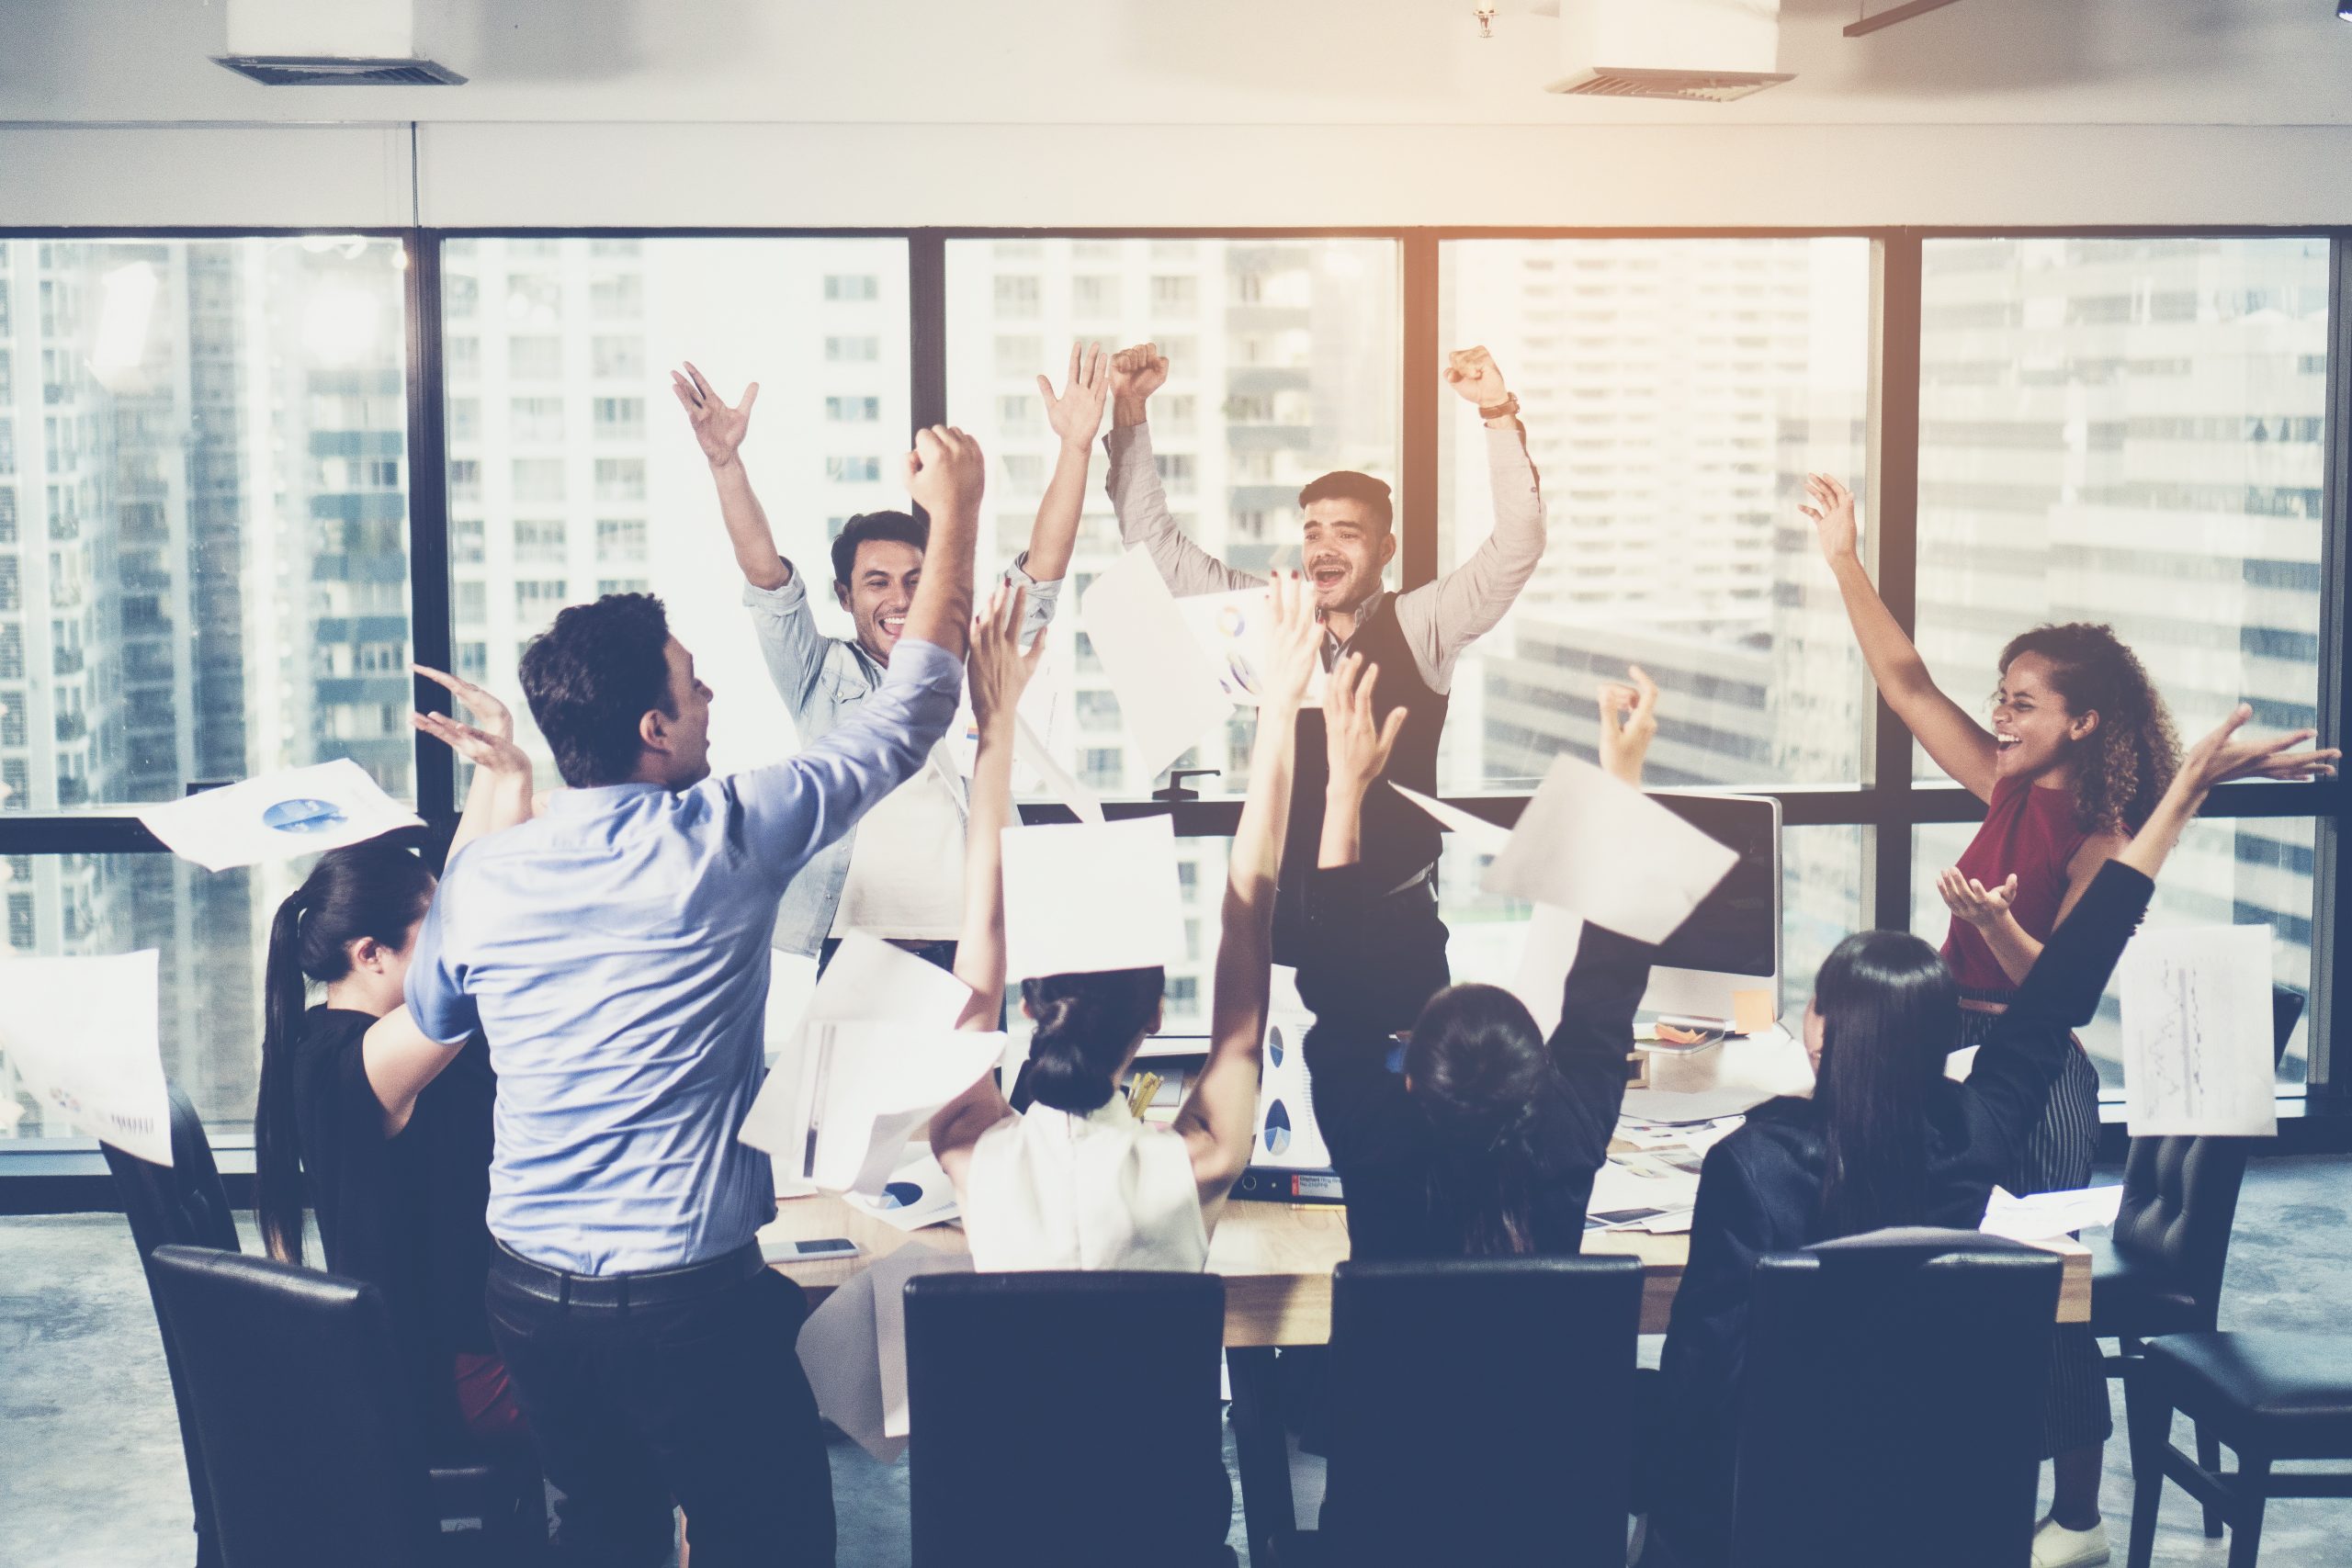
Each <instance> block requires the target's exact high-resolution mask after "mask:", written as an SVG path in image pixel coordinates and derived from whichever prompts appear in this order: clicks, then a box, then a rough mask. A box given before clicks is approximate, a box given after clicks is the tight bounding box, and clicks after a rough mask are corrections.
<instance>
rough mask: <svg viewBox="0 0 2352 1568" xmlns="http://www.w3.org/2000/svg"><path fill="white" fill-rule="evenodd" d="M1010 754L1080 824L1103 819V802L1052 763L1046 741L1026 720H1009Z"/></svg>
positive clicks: (1060, 766) (1017, 716)
mask: <svg viewBox="0 0 2352 1568" xmlns="http://www.w3.org/2000/svg"><path fill="white" fill-rule="evenodd" d="M1012 755H1013V757H1014V759H1015V760H1016V761H1020V762H1023V763H1024V764H1026V765H1027V766H1028V767H1029V768H1030V769H1032V770H1033V771H1035V773H1036V774H1037V776H1038V777H1039V778H1041V779H1043V780H1044V781H1045V784H1046V788H1047V789H1048V790H1050V791H1052V792H1053V795H1054V798H1055V799H1057V800H1058V801H1060V802H1061V803H1062V804H1063V805H1064V806H1067V807H1069V808H1070V810H1071V811H1072V812H1074V813H1076V814H1077V817H1078V819H1079V820H1080V821H1081V822H1096V823H1099V822H1101V821H1102V820H1103V803H1102V801H1100V800H1098V799H1097V798H1095V795H1094V792H1093V791H1092V790H1091V789H1089V788H1087V787H1086V786H1085V785H1084V784H1080V783H1079V782H1078V779H1077V777H1076V776H1075V775H1074V774H1072V773H1070V771H1069V769H1068V768H1065V767H1063V766H1062V765H1061V764H1060V763H1059V762H1057V761H1054V754H1053V752H1052V751H1051V750H1049V749H1048V748H1047V747H1046V743H1045V741H1043V740H1041V739H1038V737H1037V732H1036V731H1035V730H1034V729H1032V728H1029V721H1028V720H1027V719H1025V718H1023V717H1022V716H1020V715H1018V714H1016V715H1014V716H1013V719H1012Z"/></svg>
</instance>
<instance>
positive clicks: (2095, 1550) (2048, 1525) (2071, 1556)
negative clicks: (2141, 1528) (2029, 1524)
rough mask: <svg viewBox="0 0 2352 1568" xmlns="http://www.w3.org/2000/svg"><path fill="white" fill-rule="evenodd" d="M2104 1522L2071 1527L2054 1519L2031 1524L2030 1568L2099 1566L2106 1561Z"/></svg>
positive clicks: (2093, 1567)
mask: <svg viewBox="0 0 2352 1568" xmlns="http://www.w3.org/2000/svg"><path fill="white" fill-rule="evenodd" d="M2107 1557H2108V1551H2107V1521H2106V1520H2104V1519H2102V1520H2100V1521H2099V1522H2098V1524H2095V1525H2093V1526H2092V1527H2091V1528H2090V1529H2086V1530H2070V1529H2067V1528H2066V1527H2065V1526H2064V1525H2062V1524H2060V1523H2059V1522H2058V1521H2057V1520H2056V1519H2044V1520H2042V1521H2041V1523H2040V1524H2038V1525H2036V1526H2034V1527H2033V1568H2098V1564H2100V1563H2102V1562H2106V1561H2107Z"/></svg>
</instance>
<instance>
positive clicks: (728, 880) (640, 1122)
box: [406, 429, 984, 1568]
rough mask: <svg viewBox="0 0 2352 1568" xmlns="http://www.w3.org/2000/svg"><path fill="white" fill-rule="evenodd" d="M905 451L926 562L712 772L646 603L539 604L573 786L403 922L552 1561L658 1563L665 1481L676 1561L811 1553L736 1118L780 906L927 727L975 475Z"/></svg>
mask: <svg viewBox="0 0 2352 1568" xmlns="http://www.w3.org/2000/svg"><path fill="white" fill-rule="evenodd" d="M907 462H908V470H909V481H910V490H911V491H912V492H913V495H914V498H915V500H916V501H917V502H920V503H921V504H922V506H923V507H924V508H925V509H926V510H927V511H929V512H930V513H931V515H932V518H933V528H932V541H931V550H930V562H931V570H930V571H928V572H927V573H926V574H925V576H924V578H923V581H922V584H921V586H920V587H919V588H918V590H917V592H916V593H915V595H914V599H913V602H912V604H911V605H910V609H909V611H908V615H907V621H906V627H905V630H904V632H903V634H902V636H901V637H900V640H899V648H898V649H897V651H896V655H895V657H894V658H893V659H892V660H891V661H890V669H889V673H888V678H887V679H886V680H885V681H884V682H882V683H881V685H880V686H879V688H878V689H877V690H876V692H875V693H874V694H873V695H872V696H870V697H869V698H867V699H866V700H865V702H864V703H863V704H861V705H860V706H859V709H858V711H857V712H856V713H855V714H854V715H852V716H848V717H845V718H844V719H843V720H842V723H840V724H839V725H837V726H835V727H834V728H832V729H831V731H830V732H829V733H828V734H826V735H825V736H823V737H822V738H820V739H817V740H815V741H814V742H813V743H812V744H810V745H809V746H808V747H807V748H805V749H804V750H801V751H800V752H798V753H797V755H795V756H793V757H791V758H789V759H788V760H786V761H782V762H778V763H775V764H774V765H772V766H768V767H763V768H756V769H752V770H750V771H748V772H745V773H736V774H732V775H730V776H729V777H726V778H712V777H710V776H709V773H710V769H709V761H708V753H709V721H710V701H711V692H710V690H709V688H708V687H707V686H705V685H703V684H702V683H701V682H699V681H697V680H696V679H695V673H694V657H693V655H692V654H691V653H689V652H688V651H687V650H686V649H684V647H683V646H681V645H680V644H679V643H678V641H677V639H676V638H674V637H671V636H670V635H669V629H668V625H667V621H666V618H665V617H664V615H663V614H662V605H661V602H660V601H659V600H657V599H653V598H650V596H647V595H644V594H616V595H612V596H608V597H606V598H605V599H603V600H600V601H599V602H598V603H596V604H590V605H584V606H575V607H574V608H571V609H568V610H566V611H564V612H563V613H562V614H561V615H559V616H557V618H556V622H555V625H554V626H552V627H550V628H549V629H548V632H546V633H545V634H544V635H542V636H541V637H538V638H537V639H536V640H535V641H534V642H533V643H532V645H531V647H530V648H529V649H528V650H527V651H526V653H525V655H524V660H523V685H524V690H525V693H526V695H527V696H528V698H529V700H530V704H531V713H532V716H533V717H534V718H536V719H537V721H538V725H539V728H540V730H541V732H542V733H543V734H545V735H546V736H547V738H548V745H549V746H550V748H551V749H552V750H554V752H555V758H556V764H557V768H558V770H559V771H560V773H562V775H563V779H564V782H565V783H566V784H569V785H571V789H570V790H568V791H567V792H565V793H564V794H562V795H558V796H557V797H556V799H555V800H554V802H552V803H551V806H550V809H549V810H548V813H547V814H546V815H545V816H543V817H540V818H537V819H535V820H533V821H530V822H528V823H526V824H524V825H522V826H520V827H516V828H513V829H508V830H507V831H505V832H503V833H499V834H495V835H492V836H490V837H487V838H484V839H482V840H479V841H477V842H476V843H474V844H472V845H470V846H469V847H468V849H467V850H466V852H464V853H463V854H461V855H459V856H458V858H457V859H456V860H455V861H453V862H452V863H451V864H450V866H449V869H448V873H447V875H446V876H445V877H444V878H443V880H442V883H441V886H440V890H439V893H438V895H437V896H436V897H435V900H434V903H433V907H432V908H431V910H430V911H429V912H428V914H427V915H426V917H425V920H424V927H423V930H422V931H420V932H419V934H418V937H417V941H416V946H415V950H414V953H413V957H412V959H411V963H410V967H409V972H408V981H407V987H406V994H407V1002H408V1007H409V1010H410V1012H411V1014H412V1015H413V1017H414V1019H415V1021H416V1022H417V1024H418V1026H419V1027H420V1028H422V1029H423V1030H424V1032H425V1033H426V1034H427V1035H429V1036H431V1037H432V1038H434V1039H436V1040H441V1041H458V1040H462V1039H463V1038H464V1037H465V1036H466V1035H467V1034H469V1032H471V1031H473V1030H474V1029H475V1028H477V1027H479V1028H481V1030H482V1031H483V1032H484V1033H485V1034H486V1035H487V1036H488V1037H489V1040H490V1043H491V1055H492V1063H493V1065H494V1066H496V1068H497V1069H498V1075H499V1094H498V1107H497V1112H496V1140H497V1141H496V1152H495V1155H494V1157H493V1159H492V1167H491V1196H490V1230H491V1235H492V1236H493V1237H494V1238H495V1239H496V1241H497V1243H498V1251H497V1254H496V1255H495V1256H494V1257H493V1258H492V1266H491V1282H490V1318H491V1327H492V1336H493V1337H494V1338H495V1339H496V1340H497V1343H498V1346H499V1349H500V1352H501V1354H502V1356H503V1359H504V1360H505V1362H506V1366H507V1369H508V1371H510V1372H511V1373H512V1375H513V1377H514V1379H515V1387H516V1391H517V1393H518V1394H519V1395H520V1397H521V1402H522V1404H523V1408H524V1411H525V1413H526V1415H527V1416H529V1418H530V1422H531V1427H532V1433H533V1437H534V1439H535V1440H536V1442H537V1444H538V1447H539V1450H540V1454H541V1458H542V1461H543V1462H544V1464H545V1467H546V1471H547V1475H548V1480H549V1481H550V1482H551V1483H554V1484H555V1486H556V1487H557V1488H558V1489H559V1490H560V1491H561V1492H563V1493H564V1494H565V1495H566V1498H567V1503H566V1506H565V1509H564V1515H563V1522H564V1531H565V1540H566V1546H567V1550H568V1551H571V1553H573V1554H574V1555H575V1556H576V1557H577V1558H578V1559H579V1560H580V1561H582V1562H594V1563H606V1562H609V1563H612V1564H614V1565H616V1568H620V1565H624V1564H626V1565H628V1568H644V1565H646V1564H650V1563H651V1562H658V1561H660V1559H661V1556H662V1552H663V1551H666V1549H667V1544H668V1538H669V1533H670V1531H669V1520H670V1500H671V1499H672V1498H673V1497H674V1498H675V1499H676V1500H677V1501H678V1503H679V1504H680V1505H681V1506H683V1507H684V1509H685V1512H686V1515H687V1517H689V1518H690V1519H692V1520H693V1531H694V1543H695V1556H696V1558H697V1559H699V1560H701V1561H704V1562H710V1563H716V1564H719V1565H721V1568H724V1565H726V1564H732V1563H737V1562H831V1561H832V1525H831V1521H832V1498H831V1480H830V1476H829V1473H828V1470H827V1465H826V1459H825V1452H824V1444H823V1441H822V1438H821V1437H820V1435H819V1430H818V1426H817V1412H816V1404H815V1401H814V1399H813V1398H812V1397H811V1395H810V1393H809V1385H808V1381H807V1379H806V1378H805V1377H804V1376H803V1374H802V1372H801V1370H800V1364H799V1361H798V1359H797V1356H796V1355H795V1352H794V1339H795V1337H796V1335H797V1330H798V1327H799V1322H800V1319H801V1317H802V1316H803V1315H805V1304H804V1303H802V1301H801V1299H800V1295H799V1292H798V1290H797V1287H795V1286H794V1285H793V1284H792V1283H791V1282H790V1281H788V1280H785V1279H784V1278H783V1277H782V1276H781V1275H778V1274H775V1273H773V1272H771V1271H769V1270H768V1269H765V1268H764V1267H763V1264H762V1261H761V1258H760V1248H759V1243H758V1240H757V1239H756V1236H755V1234H754V1233H756V1231H757V1230H758V1229H759V1227H760V1226H761V1225H762V1224H765V1223H766V1222H767V1221H768V1220H770V1219H772V1218H773V1217H774V1216H775V1195H774V1194H775V1186H774V1181H773V1179H772V1177H771V1176H770V1174H769V1169H768V1162H767V1157H766V1156H764V1155H762V1154H760V1153H759V1152H757V1151H756V1150H753V1149H751V1148H749V1147H746V1146H745V1145H741V1144H740V1143H738V1142H737V1141H736V1137H735V1134H736V1130H737V1129H738V1128H739V1127H740V1126H741V1123H742V1120H743V1114H744V1112H745V1111H747V1110H748V1109H749V1108H750V1106H751V1103H752V1097H753V1095H754V1094H755V1093H756V1092H757V1090H758V1088H759V1081H760V1076H761V1070H762V1040H763V1018H764V1012H765V1004H766V999H767V988H768V970H769V954H770V942H771V939H772V938H773V936H774V933H775V920H776V908H777V898H778V897H779V895H780V894H781V893H782V891H783V889H784V887H785V886H786V884H787V883H788V882H789V881H790V880H791V879H792V877H793V876H794V874H796V873H797V872H798V871H799V870H800V868H801V867H802V866H803V865H804V864H806V863H808V861H809V858H810V857H811V856H812V855H814V854H816V853H817V852H820V850H822V849H823V848H824V847H825V846H826V845H827V844H829V843H831V842H832V841H833V840H837V839H839V838H840V837H841V836H842V834H843V833H844V832H846V831H847V830H848V829H849V828H850V826H851V825H852V824H853V823H854V822H855V821H856V820H857V818H859V817H860V816H862V815H864V814H865V812H866V811H867V810H869V809H870V808H871V807H873V806H874V805H875V804H876V802H878V801H880V800H881V799H882V798H883V797H884V796H885V795H888V794H889V793H890V792H891V791H892V790H894V789H896V788H898V787H899V784H903V783H904V782H905V781H906V780H907V779H908V778H909V777H910V776H912V775H913V774H914V773H915V772H916V770H917V769H919V768H921V767H922V765H923V762H924V760H925V759H926V757H928V755H929V754H930V752H931V750H932V748H933V745H934V744H936V742H937V741H938V739H939V738H940V736H941V734H942V732H943V731H944V730H945V728H946V727H947V725H948V723H949V722H950V721H951V720H952V719H953V717H954V716H955V712H956V694H957V691H958V688H959V686H960V683H961V678H962V667H961V655H962V651H963V649H964V646H965V639H966V635H967V627H968V626H969V623H970V616H971V603H972V591H971V581H972V548H973V537H974V534H975V531H976V527H977V523H978V512H979V499H980V491H981V479H982V475H983V473H984V464H983V459H982V458H981V457H980V454H979V451H978V446H977V444H975V443H974V442H972V441H971V439H970V438H969V437H967V436H965V435H963V434H961V433H960V432H956V431H953V430H946V429H934V430H928V431H924V432H922V433H921V434H919V435H918V437H917V441H916V451H915V452H914V453H911V454H910V455H909V457H908V459H907Z"/></svg>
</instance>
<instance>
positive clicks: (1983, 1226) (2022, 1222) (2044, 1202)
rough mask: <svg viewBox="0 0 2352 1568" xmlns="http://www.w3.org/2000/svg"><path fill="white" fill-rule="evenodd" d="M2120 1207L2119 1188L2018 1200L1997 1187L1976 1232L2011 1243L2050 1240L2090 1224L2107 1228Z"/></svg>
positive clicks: (2077, 1190) (2042, 1194)
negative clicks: (1979, 1231)
mask: <svg viewBox="0 0 2352 1568" xmlns="http://www.w3.org/2000/svg"><path fill="white" fill-rule="evenodd" d="M2122 1206H2123V1189H2122V1188H2121V1187H2120V1185H2119V1186H2114V1187H2080V1188H2074V1189H2070V1190H2066V1191H2063V1192H2036V1193H2033V1194H2031V1195H2030V1196H2028V1197H2024V1198H2020V1197H2018V1196H2017V1194H2015V1193H2013V1192H2010V1191H2007V1190H2005V1189H2003V1188H1999V1187H1996V1188H1994V1189H1993V1196H1992V1200H1991V1201H1989V1202H1987V1203H1986V1204H1985V1218H1984V1220H1983V1221H1982V1222H1981V1223H1980V1224H1978V1225H1977V1227H1976V1228H1977V1229H1978V1230H1981V1231H1983V1232H1985V1234H1986V1235H2005V1236H2007V1237H2008V1238H2009V1239H2010V1240H2011V1241H2054V1240H2056V1239H2057V1238H2058V1237H2060V1236H2062V1235H2073V1234H2074V1233H2075V1232H2076V1231H2079V1230H2087V1229H2089V1228H2090V1227H2092V1226H2094V1225H2111V1224H2114V1223H2115V1216H2116V1214H2117V1213H2118V1212H2119V1211H2120V1209H2121V1208H2122Z"/></svg>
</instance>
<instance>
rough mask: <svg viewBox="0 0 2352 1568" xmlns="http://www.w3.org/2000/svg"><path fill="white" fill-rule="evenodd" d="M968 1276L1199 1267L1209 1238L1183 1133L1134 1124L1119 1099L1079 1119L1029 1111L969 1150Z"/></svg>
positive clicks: (1193, 1270) (1044, 1109)
mask: <svg viewBox="0 0 2352 1568" xmlns="http://www.w3.org/2000/svg"><path fill="white" fill-rule="evenodd" d="M964 1235H965V1237H966V1238H967V1240H968V1241H969V1242H970V1243H971V1247H972V1267H973V1268H975V1269H980V1270H982V1271H983V1272H992V1271H996V1270H1010V1269H1168V1270H1170V1271H1173V1272H1180V1273H1188V1274H1197V1273H1199V1272H1200V1271H1201V1270H1202V1269H1204V1268H1206V1267H1207V1266H1208V1258H1209V1233H1208V1227H1207V1225H1206V1224H1204V1222H1203V1220H1202V1218H1201V1194H1200V1188H1199V1186H1198V1184H1197V1183H1195V1182H1194V1180H1193V1159H1192V1156H1191V1155H1190V1154H1189V1153H1187V1152H1186V1150H1185V1147H1184V1139H1183V1136H1182V1134H1179V1133H1177V1132H1176V1131H1175V1130H1173V1129H1172V1128H1168V1127H1159V1126H1154V1125H1152V1124H1151V1123H1149V1122H1139V1121H1137V1120H1136V1118H1135V1116H1134V1114H1133V1113H1132V1112H1131V1111H1128V1110H1127V1101H1126V1098H1125V1096H1124V1095H1113V1096H1112V1097H1111V1100H1110V1102H1109V1103H1108V1104H1105V1105H1102V1106H1098V1107H1097V1108H1096V1109H1095V1110H1093V1111H1091V1112H1089V1113H1087V1114H1084V1115H1080V1114H1078V1113H1076V1112H1074V1111H1057V1110H1055V1109H1054V1108H1052V1107H1051V1106H1046V1105H1032V1106H1031V1107H1030V1108H1029V1109H1028V1111H1026V1112H1024V1113H1023V1114H1022V1115H1020V1116H1018V1117H1011V1116H1008V1117H1007V1118H1005V1119H1004V1120H1003V1121H1001V1122H998V1123H997V1124H996V1125H995V1126H993V1127H990V1128H989V1130H988V1131H987V1132H985V1133H983V1134H980V1136H979V1141H978V1143H976V1144H974V1145H972V1163H971V1166H970V1168H969V1169H968V1170H967V1172H966V1174H965V1178H964Z"/></svg>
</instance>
